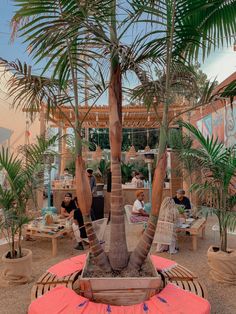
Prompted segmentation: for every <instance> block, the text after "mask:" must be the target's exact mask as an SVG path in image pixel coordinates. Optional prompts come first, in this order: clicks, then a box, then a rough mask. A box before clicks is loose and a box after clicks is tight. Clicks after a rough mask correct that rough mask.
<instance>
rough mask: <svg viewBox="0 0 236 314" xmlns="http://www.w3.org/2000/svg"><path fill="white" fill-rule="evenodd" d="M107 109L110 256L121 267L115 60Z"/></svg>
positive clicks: (118, 98) (123, 251)
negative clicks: (109, 181) (108, 111)
mask: <svg viewBox="0 0 236 314" xmlns="http://www.w3.org/2000/svg"><path fill="white" fill-rule="evenodd" d="M109 110H110V114H109V118H110V125H109V136H110V146H111V173H112V190H111V232H110V250H109V260H110V264H111V267H112V268H113V269H115V270H120V269H122V268H124V267H126V266H127V263H128V249H127V243H126V235H125V218H124V209H123V199H122V180H121V144H122V93H121V70H120V65H119V63H117V65H116V67H115V68H113V67H112V68H111V78H110V85H109Z"/></svg>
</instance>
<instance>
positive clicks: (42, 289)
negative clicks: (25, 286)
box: [31, 264, 207, 301]
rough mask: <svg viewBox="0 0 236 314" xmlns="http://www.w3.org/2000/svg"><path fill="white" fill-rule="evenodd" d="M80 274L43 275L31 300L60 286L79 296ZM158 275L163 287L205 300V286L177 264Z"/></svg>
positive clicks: (35, 287)
mask: <svg viewBox="0 0 236 314" xmlns="http://www.w3.org/2000/svg"><path fill="white" fill-rule="evenodd" d="M80 274H81V271H77V272H75V273H73V274H71V275H69V276H65V277H62V278H58V277H56V276H55V275H52V274H50V273H47V272H46V273H44V274H43V275H42V276H41V277H40V278H39V279H38V281H37V282H36V284H35V285H34V286H33V288H32V291H31V300H32V301H33V300H35V299H37V298H38V297H40V296H42V295H44V294H45V293H46V292H48V291H50V290H52V289H53V288H55V287H57V286H62V285H63V286H65V287H67V288H69V289H72V290H74V291H76V292H77V293H78V294H79V291H80V290H79V287H80V285H79V280H78V279H79V276H80ZM160 274H161V275H162V277H163V279H164V280H165V282H164V284H165V285H166V284H167V283H168V282H170V283H173V284H176V285H177V286H179V287H180V288H182V289H184V290H187V291H190V292H192V293H194V294H196V295H198V296H199V297H202V298H205V299H207V292H206V288H205V286H204V285H203V284H202V283H201V282H200V281H199V280H198V278H197V276H196V275H195V274H194V273H192V272H191V271H190V270H188V269H187V268H185V267H183V266H181V265H179V264H178V265H177V266H176V267H174V268H172V269H171V270H168V271H163V272H160Z"/></svg>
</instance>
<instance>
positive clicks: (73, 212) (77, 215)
mask: <svg viewBox="0 0 236 314" xmlns="http://www.w3.org/2000/svg"><path fill="white" fill-rule="evenodd" d="M61 215H62V216H63V217H67V218H68V219H70V218H73V219H74V222H73V224H72V229H73V231H74V235H75V238H76V240H77V242H78V243H77V245H76V246H75V249H76V250H83V249H84V247H83V243H82V241H80V240H81V238H82V239H85V238H87V234H86V230H85V227H83V226H84V220H83V215H82V213H81V210H80V209H79V207H78V203H77V198H75V199H74V200H73V199H72V194H71V193H66V194H65V199H64V201H63V202H62V203H61ZM78 225H79V227H78Z"/></svg>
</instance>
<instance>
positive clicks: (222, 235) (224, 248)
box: [220, 228, 227, 252]
mask: <svg viewBox="0 0 236 314" xmlns="http://www.w3.org/2000/svg"><path fill="white" fill-rule="evenodd" d="M220 249H221V251H223V252H227V228H223V230H221V233H220Z"/></svg>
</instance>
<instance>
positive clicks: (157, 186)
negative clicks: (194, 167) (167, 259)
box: [128, 0, 176, 269]
mask: <svg viewBox="0 0 236 314" xmlns="http://www.w3.org/2000/svg"><path fill="white" fill-rule="evenodd" d="M175 9H176V3H175V0H173V2H172V5H171V12H172V15H171V20H170V24H169V25H168V28H167V35H168V39H167V57H166V84H165V97H164V98H165V101H164V108H163V109H164V110H163V116H162V124H161V126H160V138H159V146H158V162H157V166H156V170H155V175H154V180H153V191H152V210H151V214H150V217H149V220H148V225H147V228H146V230H145V231H144V233H143V235H142V237H141V239H140V241H139V243H138V245H137V247H136V248H135V250H134V251H133V253H132V254H131V256H130V260H129V265H128V267H129V268H130V269H131V268H132V267H135V268H136V269H139V268H140V267H141V266H142V265H143V263H144V261H145V259H146V258H147V256H148V254H149V252H150V249H151V246H152V242H153V239H154V235H155V231H156V226H157V221H158V214H159V210H160V207H161V202H162V194H163V188H164V179H165V175H166V166H167V162H166V158H167V156H166V145H167V134H168V111H169V105H170V103H171V99H170V92H169V89H170V82H171V63H172V48H173V34H174V23H175Z"/></svg>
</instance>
